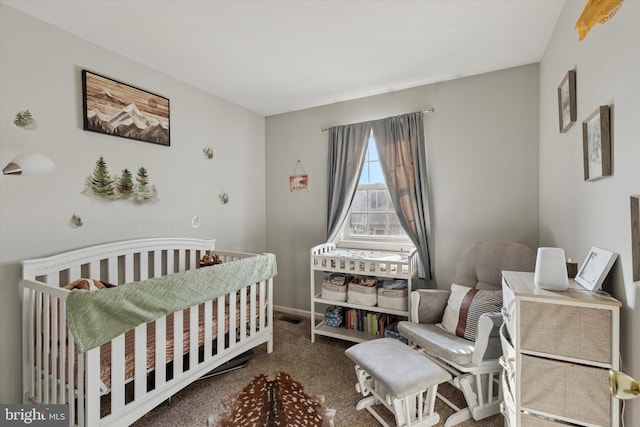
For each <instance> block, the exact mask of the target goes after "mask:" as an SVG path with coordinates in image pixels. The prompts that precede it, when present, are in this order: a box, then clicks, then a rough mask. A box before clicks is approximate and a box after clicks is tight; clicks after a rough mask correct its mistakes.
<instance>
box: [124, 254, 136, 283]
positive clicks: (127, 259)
mask: <svg viewBox="0 0 640 427" xmlns="http://www.w3.org/2000/svg"><path fill="white" fill-rule="evenodd" d="M133 272H134V264H133V254H126V255H125V256H124V283H129V282H133Z"/></svg>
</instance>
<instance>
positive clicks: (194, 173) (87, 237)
mask: <svg viewBox="0 0 640 427" xmlns="http://www.w3.org/2000/svg"><path fill="white" fill-rule="evenodd" d="M0 12H1V13H0V55H1V58H0V63H1V72H0V93H2V96H1V97H0V165H1V166H2V167H3V166H4V165H6V164H7V163H8V162H9V161H10V160H11V159H13V158H14V157H15V156H16V155H18V154H19V153H22V152H30V151H38V152H41V153H43V154H45V155H47V156H49V157H50V158H52V159H53V161H54V162H55V163H56V166H57V171H56V173H55V174H54V175H51V176H47V177H24V176H23V177H15V176H6V177H4V180H3V182H2V184H0V236H1V239H0V343H1V345H0V402H2V403H10V402H19V401H21V398H20V390H21V386H20V378H21V376H20V370H21V354H20V342H21V341H20V339H21V330H20V312H21V310H20V305H19V293H18V281H19V277H20V266H19V261H20V260H22V259H27V258H33V257H39V256H45V255H49V254H52V253H55V252H59V251H62V250H66V249H72V248H76V247H81V246H86V245H91V244H96V243H104V242H109V241H115V240H122V239H130V238H136V237H157V236H171V235H178V236H188V237H215V238H217V239H218V242H217V244H218V247H219V248H221V249H228V250H243V251H264V250H265V248H266V235H265V186H264V176H265V146H264V117H262V116H260V115H257V114H255V113H253V112H250V111H248V110H245V109H243V108H240V107H238V106H236V105H233V104H230V103H228V102H226V101H224V100H222V99H220V98H217V97H215V96H211V95H209V94H207V93H205V92H202V91H200V90H198V89H195V88H194V87H192V86H189V85H187V84H184V83H182V82H179V81H177V80H174V79H172V78H169V77H168V76H166V75H164V74H162V73H159V72H157V71H154V70H152V69H149V68H147V67H145V66H142V65H140V64H139V63H137V62H135V61H134V60H132V59H129V58H125V57H122V56H119V55H117V54H115V53H113V52H111V51H108V50H105V49H103V48H100V47H98V46H96V45H93V44H90V43H88V42H86V41H84V40H82V39H80V38H78V37H75V36H72V35H70V34H68V33H65V32H62V31H60V30H59V29H57V28H55V27H52V26H50V25H48V24H45V23H42V22H40V21H37V20H35V19H33V18H31V17H29V16H27V15H24V14H22V13H21V12H18V11H16V10H15V9H12V8H9V7H6V6H0ZM82 69H88V70H91V71H93V72H96V73H99V74H102V75H105V76H108V77H111V78H114V79H116V80H119V81H122V82H125V83H128V84H131V85H133V86H136V87H140V88H143V89H146V90H149V91H151V92H154V93H157V94H159V95H162V96H165V97H167V98H169V99H170V102H171V147H163V146H158V145H154V144H150V143H145V142H139V141H133V140H129V139H124V138H117V137H113V136H108V135H101V134H96V133H92V132H85V131H83V130H82V91H81V74H80V71H81V70H82ZM211 78H215V76H211ZM24 109H29V111H31V112H32V113H33V115H34V116H35V119H36V121H37V124H38V128H37V129H36V130H33V131H29V130H23V129H19V128H17V127H16V126H14V125H13V119H14V117H15V114H16V113H17V112H18V111H21V110H24ZM205 146H210V147H212V148H213V149H214V151H215V157H214V158H213V159H212V160H206V159H205V158H204V156H203V154H202V149H203V148H204V147H205ZM101 155H102V156H104V158H105V159H106V160H107V165H108V166H109V169H110V171H111V172H112V173H119V171H120V170H122V169H123V168H125V167H126V168H129V169H133V170H137V168H138V167H140V166H144V167H145V168H147V170H148V172H149V177H150V180H151V182H152V183H153V184H155V185H156V186H157V188H158V195H159V199H158V200H157V201H155V202H153V203H149V204H145V205H136V204H135V203H127V202H102V201H99V200H95V199H92V198H89V197H87V196H84V195H82V194H81V191H82V190H83V183H84V179H85V177H86V176H87V175H90V174H91V173H92V171H93V168H94V166H95V162H96V160H97V159H98V157H99V156H101ZM223 191H225V192H227V193H228V194H229V198H230V201H229V204H227V205H224V206H223V205H221V204H220V203H219V201H218V194H219V193H221V192H223ZM73 214H77V215H79V216H80V217H81V218H82V220H83V222H84V226H83V227H81V228H77V229H73V228H71V227H69V225H68V223H69V219H70V218H71V216H72V215H73ZM195 215H198V216H200V220H201V227H200V228H199V229H194V228H192V227H191V219H192V217H194V216H195Z"/></svg>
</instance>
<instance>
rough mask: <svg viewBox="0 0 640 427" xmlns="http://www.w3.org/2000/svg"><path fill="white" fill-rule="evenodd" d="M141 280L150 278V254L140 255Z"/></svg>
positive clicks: (143, 253)
mask: <svg viewBox="0 0 640 427" xmlns="http://www.w3.org/2000/svg"><path fill="white" fill-rule="evenodd" d="M139 269H140V280H147V279H148V278H149V253H148V252H142V253H140V266H139Z"/></svg>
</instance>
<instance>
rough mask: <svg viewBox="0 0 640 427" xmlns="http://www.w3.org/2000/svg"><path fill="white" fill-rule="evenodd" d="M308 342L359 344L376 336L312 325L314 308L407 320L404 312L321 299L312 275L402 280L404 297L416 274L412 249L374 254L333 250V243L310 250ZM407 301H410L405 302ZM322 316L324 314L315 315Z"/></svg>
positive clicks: (415, 260) (357, 250)
mask: <svg viewBox="0 0 640 427" xmlns="http://www.w3.org/2000/svg"><path fill="white" fill-rule="evenodd" d="M310 270H311V320H312V321H311V342H312V343H313V342H315V336H316V335H324V336H329V337H333V338H339V339H343V340H347V341H352V342H363V341H368V340H371V339H374V338H377V336H376V335H373V334H370V333H368V332H363V331H358V330H354V329H346V328H336V327H332V326H329V325H326V324H325V323H324V321H320V322H319V323H317V324H316V304H319V305H321V306H322V307H323V308H324V307H326V306H329V305H337V306H341V307H346V308H355V309H362V310H367V311H372V312H377V313H387V314H392V315H396V316H402V317H406V318H408V317H409V310H411V307H410V304H409V303H408V304H407V310H406V311H405V310H395V309H390V308H384V307H378V306H365V305H359V304H353V303H349V302H338V301H333V300H329V299H325V298H322V292H321V291H322V289H320V288H318V289H316V274H317V273H318V272H325V273H345V274H349V275H358V276H371V277H376V278H383V279H384V278H388V279H403V280H406V281H407V293H408V294H409V295H410V294H411V289H412V281H413V279H414V278H415V276H416V275H417V274H418V252H417V250H416V249H415V248H411V249H410V250H405V251H378V250H366V249H348V248H337V247H336V245H335V244H333V243H323V244H321V245H318V246H314V247H313V248H311V269H310ZM408 300H410V299H409V298H408ZM318 314H324V311H322V312H318Z"/></svg>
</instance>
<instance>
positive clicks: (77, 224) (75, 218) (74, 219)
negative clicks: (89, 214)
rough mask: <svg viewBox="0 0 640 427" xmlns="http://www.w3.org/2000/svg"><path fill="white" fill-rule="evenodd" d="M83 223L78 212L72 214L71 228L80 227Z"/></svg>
mask: <svg viewBox="0 0 640 427" xmlns="http://www.w3.org/2000/svg"><path fill="white" fill-rule="evenodd" d="M83 225H84V224H83V223H82V218H80V217H79V216H78V215H76V214H73V215H71V219H70V220H69V227H71V228H80V227H82V226H83Z"/></svg>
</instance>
